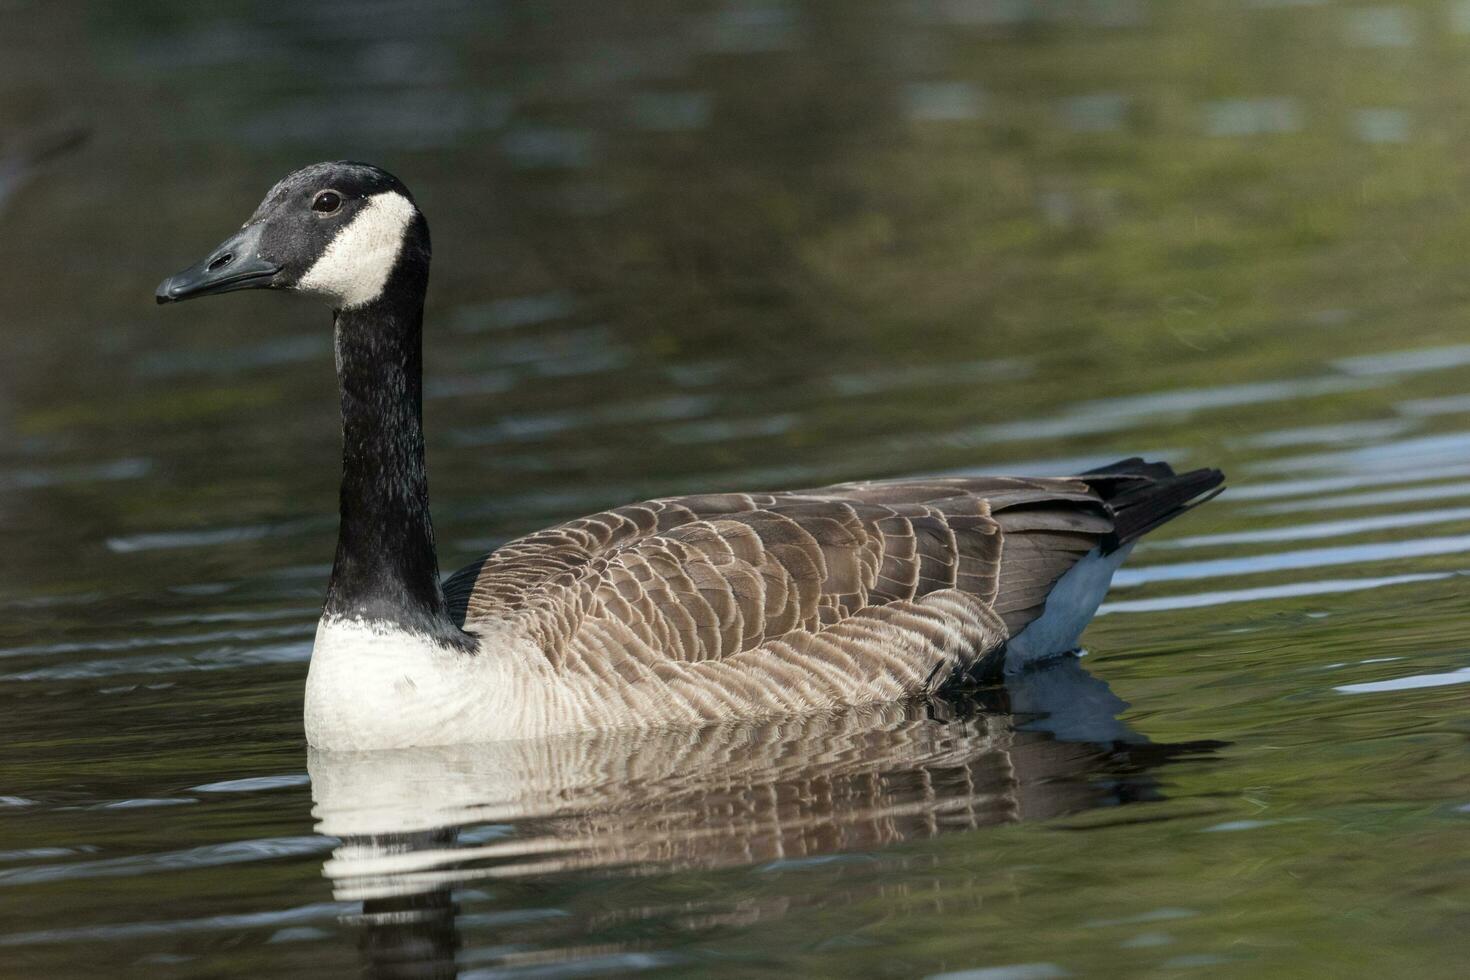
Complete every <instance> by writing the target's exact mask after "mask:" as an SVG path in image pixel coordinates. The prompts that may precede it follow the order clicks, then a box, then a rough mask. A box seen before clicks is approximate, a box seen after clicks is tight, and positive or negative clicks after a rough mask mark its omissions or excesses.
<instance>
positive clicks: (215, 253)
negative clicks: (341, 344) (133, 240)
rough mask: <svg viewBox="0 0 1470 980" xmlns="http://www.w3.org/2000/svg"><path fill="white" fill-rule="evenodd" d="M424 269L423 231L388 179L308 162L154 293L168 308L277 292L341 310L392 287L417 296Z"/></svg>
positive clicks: (409, 199)
mask: <svg viewBox="0 0 1470 980" xmlns="http://www.w3.org/2000/svg"><path fill="white" fill-rule="evenodd" d="M428 268H429V229H428V225H427V223H426V222H425V221H424V217H423V215H421V214H420V213H419V210H418V208H417V206H415V204H414V201H413V196H412V195H411V194H409V192H408V188H406V187H404V186H403V183H402V182H401V181H400V180H398V178H396V177H394V176H393V175H392V174H390V173H388V172H387V171H386V170H382V169H380V168H378V167H374V166H370V165H368V164H364V163H349V162H346V161H339V162H335V163H317V164H312V165H311V166H309V167H303V168H302V169H300V170H297V171H296V172H295V173H292V174H290V175H288V176H287V177H285V178H284V179H282V180H281V181H280V182H279V183H277V184H276V186H274V187H272V188H271V189H270V191H269V192H267V193H266V195H265V199H264V200H262V201H261V202H260V206H259V207H258V208H256V209H255V213H254V214H253V215H251V216H250V220H249V221H247V222H245V225H244V226H243V227H242V228H241V229H240V230H239V231H237V232H236V233H235V234H233V235H231V236H230V237H229V238H227V239H225V240H224V241H223V242H221V243H220V244H219V245H217V246H215V247H214V248H213V249H212V250H210V252H209V253H208V254H207V255H206V256H205V257H204V258H203V259H201V260H200V261H199V262H197V263H195V264H194V265H192V266H190V267H189V268H187V269H185V270H183V271H182V272H179V273H176V274H175V275H172V276H170V277H168V278H167V279H165V280H164V281H163V282H162V283H160V284H159V286H158V291H157V294H156V296H157V299H158V302H160V303H175V302H178V301H180V300H185V299H192V298H194V297H196V296H211V295H213V294H215V293H229V292H234V291H235V290H237V289H283V290H289V291H292V292H298V293H306V294H309V295H314V296H318V297H322V298H324V299H326V300H327V301H328V303H330V305H331V306H332V308H333V309H335V310H350V309H356V308H359V307H363V306H367V305H369V304H371V303H373V302H375V301H376V300H378V299H379V298H380V297H382V296H383V295H384V294H385V292H386V291H388V290H389V289H390V282H391V283H393V286H394V287H398V286H399V285H400V283H399V280H402V283H401V285H402V286H405V287H408V288H411V289H415V291H416V292H418V293H419V295H420V296H421V295H422V290H423V288H424V286H425V285H426V284H427V281H428ZM415 287H416V288H415Z"/></svg>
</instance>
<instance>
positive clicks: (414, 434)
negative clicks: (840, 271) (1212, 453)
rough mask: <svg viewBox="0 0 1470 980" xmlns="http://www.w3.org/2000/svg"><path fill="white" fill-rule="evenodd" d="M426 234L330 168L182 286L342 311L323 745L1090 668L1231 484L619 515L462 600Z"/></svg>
mask: <svg viewBox="0 0 1470 980" xmlns="http://www.w3.org/2000/svg"><path fill="white" fill-rule="evenodd" d="M428 281H429V226H428V224H427V222H426V221H425V220H424V216H423V215H422V214H421V213H420V212H419V210H418V208H417V206H416V205H415V204H414V200H413V197H412V195H411V194H410V193H409V191H408V189H407V188H406V187H404V186H403V184H402V183H401V182H400V181H399V180H398V179H397V178H395V177H393V176H392V175H391V174H389V173H387V172H385V171H383V170H381V169H379V168H377V167H373V166H368V165H366V164H361V163H348V162H337V163H319V164H315V165H313V166H309V167H306V168H304V169H301V170H298V171H296V172H295V173H293V174H290V175H289V176H287V177H286V178H285V179H284V180H282V181H281V182H280V183H278V184H276V186H275V187H273V188H271V190H270V192H269V193H267V194H266V196H265V200H264V201H262V202H261V204H260V206H259V207H258V208H256V210H255V213H254V214H253V215H252V216H251V217H250V220H249V221H247V222H246V223H245V225H244V227H243V228H241V229H240V230H239V231H238V232H236V233H235V234H234V235H231V236H230V237H229V238H227V239H226V240H225V241H224V242H223V243H222V244H220V245H219V246H218V247H216V248H215V249H214V250H213V251H211V252H210V253H209V254H208V255H207V256H206V257H205V259H204V260H203V261H201V262H199V263H198V264H196V265H194V266H191V267H190V268H188V269H186V270H184V271H183V272H180V273H178V274H177V275H175V276H172V277H170V278H168V279H166V280H164V281H163V283H161V284H160V285H159V287H158V293H157V299H158V301H159V302H160V303H166V302H174V301H178V300H183V299H189V298H191V297H195V296H207V295H211V294H214V293H224V292H231V291H234V290H237V289H289V290H294V291H296V292H301V293H311V294H316V295H318V296H322V297H325V298H326V299H327V301H328V302H330V304H331V306H332V309H333V311H334V314H333V315H334V324H335V343H336V355H337V356H336V360H337V381H338V387H339V390H340V396H341V406H342V435H343V451H342V492H341V525H340V530H339V534H338V540H337V554H336V560H335V562H334V564H333V567H332V575H331V579H330V582H329V583H328V586H327V596H326V602H325V606H324V609H323V611H322V618H321V622H320V624H319V625H318V628H317V634H316V642H315V645H314V646H313V648H312V655H311V667H310V670H309V672H308V676H307V681H306V710H305V722H306V735H307V739H308V740H309V741H310V742H311V744H312V745H315V746H318V747H321V748H330V749H375V748H392V747H404V746H412V745H429V744H446V743H455V742H473V741H488V740H494V739H503V738H519V737H530V736H539V735H547V734H553V733H563V732H572V731H588V730H598V729H612V728H620V727H646V726H664V725H682V724H687V723H697V722H707V721H715V720H721V719H726V718H740V717H761V716H773V715H778V714H785V713H792V712H800V711H806V710H811V709H816V708H822V707H829V706H834V705H840V704H849V705H850V704H863V703H869V702H876V701H888V700H893V699H896V698H900V697H903V696H906V695H911V694H919V693H925V692H931V691H934V690H937V689H939V688H941V687H943V686H945V685H947V684H950V683H952V682H954V681H957V680H959V679H962V678H966V677H976V676H984V675H990V676H993V675H995V674H997V673H998V672H999V671H1000V670H1001V669H1002V668H1004V669H1006V670H1015V669H1018V668H1020V667H1022V666H1024V665H1025V664H1027V663H1029V662H1031V661H1034V660H1037V659H1040V658H1044V657H1047V656H1050V655H1055V654H1060V653H1063V652H1066V651H1069V650H1071V649H1073V648H1074V647H1075V646H1076V644H1077V640H1078V638H1079V637H1080V635H1081V633H1082V629H1083V627H1084V626H1086V624H1087V622H1088V620H1089V619H1091V618H1092V616H1093V614H1094V613H1095V612H1096V610H1097V607H1098V604H1099V603H1100V602H1101V601H1102V597H1103V595H1104V593H1105V592H1106V591H1107V587H1108V584H1109V582H1110V581H1111V578H1112V574H1113V572H1114V571H1115V570H1116V569H1117V568H1118V566H1119V565H1120V564H1121V563H1122V562H1123V559H1124V558H1125V557H1126V556H1127V554H1128V552H1129V550H1130V549H1131V547H1132V545H1133V543H1134V542H1135V541H1136V540H1137V539H1138V538H1139V537H1140V536H1142V535H1143V534H1144V533H1146V532H1147V531H1150V530H1152V529H1153V528H1155V527H1157V526H1158V525H1160V524H1162V523H1164V522H1165V521H1167V520H1170V519H1171V518H1173V517H1175V516H1177V515H1179V514H1180V513H1182V512H1183V511H1185V510H1187V509H1188V508H1189V507H1191V506H1193V505H1194V504H1195V503H1198V502H1201V501H1202V500H1203V499H1205V498H1206V496H1207V495H1209V494H1210V492H1211V491H1212V490H1214V489H1215V488H1216V487H1217V486H1218V485H1219V484H1220V483H1221V481H1222V476H1221V474H1220V473H1219V472H1218V471H1216V470H1195V471H1193V472H1190V473H1184V474H1175V473H1174V471H1173V470H1172V469H1170V468H1169V467H1168V466H1167V465H1166V464H1164V463H1145V462H1143V461H1142V460H1137V459H1131V460H1126V461H1124V462H1121V463H1117V464H1115V465H1113V466H1109V467H1105V468H1103V469H1100V470H1096V471H1093V472H1090V473H1085V474H1082V475H1080V476H1077V477H1073V478H1062V479H1014V478H1002V477H973V478H970V477H966V478H947V479H920V480H897V481H891V482H872V483H848V484H839V485H836V486H831V487H823V488H821V489H817V490H801V491H793V492H784V493H723V494H709V495H703V496H692V497H678V498H668V499H663V500H653V501H648V502H646V503H639V504H631V505H629V506H626V507H619V508H617V509H615V510H611V511H608V512H606V513H602V514H594V515H592V516H590V517H583V518H580V519H578V520H573V521H569V522H567V523H565V524H560V525H557V526H555V527H552V528H548V529H547V530H544V531H538V532H536V533H534V534H531V535H528V536H526V537H524V538H520V539H518V540H516V541H512V542H510V543H509V544H506V545H505V546H503V547H501V548H499V549H497V550H496V551H495V552H493V553H491V554H489V555H487V556H485V557H484V558H482V559H481V560H479V561H477V562H475V563H474V564H472V565H470V566H469V567H468V568H465V569H462V570H461V571H459V572H456V573H455V574H454V575H452V576H450V577H449V579H448V580H446V581H445V582H443V583H442V584H441V583H440V580H439V568H438V559H437V557H436V554H435V549H434V530H433V526H432V524H431V523H430V520H429V491H428V482H427V479H426V476H425V472H424V436H423V426H422V411H421V404H422V377H421V375H422V370H421V366H422V351H421V346H422V345H421V337H422V324H423V312H424V293H425V290H426V288H427V286H428Z"/></svg>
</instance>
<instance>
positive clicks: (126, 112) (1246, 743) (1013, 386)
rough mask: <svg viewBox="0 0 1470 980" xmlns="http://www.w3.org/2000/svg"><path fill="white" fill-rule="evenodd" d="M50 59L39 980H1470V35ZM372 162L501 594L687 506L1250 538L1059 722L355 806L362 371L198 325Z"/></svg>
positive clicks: (4, 632) (438, 484) (1202, 12)
mask: <svg viewBox="0 0 1470 980" xmlns="http://www.w3.org/2000/svg"><path fill="white" fill-rule="evenodd" d="M4 7H5V10H4V15H3V16H4V21H5V31H4V33H3V35H0V80H3V84H0V146H3V147H12V148H13V147H14V146H17V145H20V143H22V142H24V141H25V140H26V139H30V138H32V137H33V136H34V134H38V133H39V134H45V133H48V132H49V133H55V132H57V131H58V127H60V128H62V129H64V128H65V127H68V126H74V125H83V126H87V127H90V128H91V129H92V138H91V141H90V142H89V143H88V144H87V145H86V146H85V147H83V148H81V149H78V150H75V151H74V152H72V153H71V155H70V156H67V157H65V158H58V159H55V160H53V161H51V162H50V163H49V164H47V165H46V166H45V167H43V168H41V169H38V170H36V171H35V172H34V173H22V172H21V171H20V170H13V169H12V170H0V174H3V175H4V178H3V179H4V182H3V183H0V195H3V197H0V209H3V210H0V268H3V269H4V270H5V273H4V275H3V276H0V311H3V313H4V324H5V326H4V330H3V331H0V549H3V554H4V559H3V560H0V735H3V737H4V742H5V746H6V748H5V751H4V752H3V753H0V973H4V974H5V975H17V976H83V975H96V973H97V972H98V970H99V969H101V970H105V972H107V973H108V974H109V975H114V976H122V977H126V976H138V977H144V976H146V977H150V978H151V977H159V976H218V977H235V976H238V977H257V976H296V975H300V976H324V975H351V974H353V973H356V972H358V971H359V970H362V969H366V970H368V971H369V972H370V973H375V974H377V975H382V976H407V975H452V974H455V973H458V974H459V975H461V976H466V977H498V976H538V977H539V976H590V975H603V974H613V975H616V974H625V973H633V972H640V971H647V972H650V973H655V972H660V971H661V972H663V973H666V974H669V975H680V974H685V975H695V974H698V975H727V976H749V975H755V974H760V973H769V974H771V975H783V976H791V975H842V976H916V975H932V974H945V973H961V974H962V975H963V971H971V970H973V971H992V972H980V973H976V974H972V976H980V977H1011V978H1019V977H1050V976H1067V975H1076V976H1119V977H1124V976H1127V977H1133V976H1176V975H1194V974H1198V975H1204V976H1241V977H1245V976H1249V977H1261V976H1267V977H1295V976H1364V977H1368V976H1373V977H1377V976H1383V975H1389V974H1391V975H1403V976H1423V977H1438V976H1444V977H1450V976H1458V975H1460V973H1461V972H1462V970H1463V963H1464V962H1465V959H1466V956H1467V955H1470V940H1467V938H1466V937H1467V936H1470V859H1467V857H1466V855H1467V854H1470V713H1467V711H1466V708H1467V705H1470V643H1467V640H1466V633H1465V622H1466V616H1465V611H1466V602H1467V586H1470V578H1467V573H1470V489H1467V487H1470V484H1467V482H1466V478H1467V476H1470V452H1467V450H1470V335H1467V332H1466V330H1467V327H1466V323H1467V316H1470V309H1467V298H1470V294H1467V292H1466V288H1465V285H1464V284H1465V282H1466V276H1465V270H1466V268H1467V262H1470V220H1467V217H1466V215H1465V214H1464V213H1463V199H1464V187H1465V186H1466V185H1465V181H1466V179H1467V176H1470V175H1467V174H1466V172H1465V165H1464V161H1465V160H1467V159H1470V137H1467V136H1466V134H1467V133H1470V127H1467V126H1466V118H1465V107H1464V104H1463V99H1462V98H1461V96H1460V94H1459V93H1461V92H1463V91H1466V90H1467V87H1470V8H1467V7H1466V5H1465V4H1463V3H1458V2H1449V3H1439V2H1424V3H1405V4H1398V5H1378V6H1368V7H1361V6H1359V7H1348V6H1341V5H1336V4H1311V3H1290V2H1282V3H1266V2H1236V0H1214V2H1204V3H1195V4H1182V5H1181V4H1166V3H1154V2H1148V0H1098V2H1079V3H1073V4H1030V3H1000V2H985V0H973V2H915V3H907V4H879V3H866V2H857V3H851V2H842V3H838V2H810V3H794V2H792V3H787V2H777V0H770V2H753V0H742V2H735V0H731V2H714V0H710V2H705V3H692V2H691V3H677V2H672V0H639V2H635V3H631V4H619V5H615V6H606V5H587V4H575V3H543V4H520V3H504V4H490V5H483V4H475V3H461V2H455V0H439V2H433V3H422V4H415V5H405V4H398V3H392V2H383V3H373V4H368V5H363V4H350V5H349V4H325V5H311V6H309V7H302V8H300V9H295V8H293V9H291V10H284V9H282V8H280V7H279V6H278V5H274V4H265V3H248V2H247V3H243V4H242V3H235V4H231V5H229V6H228V7H227V8H223V7H222V8H213V7H210V6H208V5H204V6H201V5H196V4H182V3H172V2H161V0H160V2H149V3H139V4H129V5H114V4H103V3H85V2H76V3H66V4H56V3H49V4H41V3H31V2H13V3H9V4H5V5H4ZM604 7H605V9H604ZM338 157H347V158H360V159H369V160H373V161H376V162H380V163H382V164H384V165H385V166H387V167H389V168H390V169H392V170H394V171H396V172H398V173H399V174H400V175H402V176H404V177H405V179H407V180H408V181H409V183H410V184H411V185H412V186H413V187H414V189H415V191H416V193H417V195H418V197H419V199H420V201H421V203H422V205H423V207H424V209H425V211H426V213H427V214H428V216H429V218H430V220H431V222H432V225H433V229H434V241H435V252H436V262H435V266H434V283H433V286H432V288H431V294H430V308H429V311H428V320H429V326H428V332H427V337H426V362H427V380H426V390H427V399H428V400H427V403H426V408H425V413H426V418H427V424H428V428H429V431H428V438H429V444H430V445H429V455H430V471H431V478H432V483H433V488H434V498H435V517H436V525H437V529H438V536H439V540H440V543H441V549H442V551H443V554H442V561H443V564H444V566H445V567H446V568H447V569H452V568H456V567H458V566H460V565H461V564H464V563H467V562H468V561H470V560H472V559H473V558H475V557H476V556H477V555H478V554H480V553H482V552H483V551H484V550H486V549H488V548H492V547H494V546H495V545H496V544H498V543H499V542H501V541H503V540H505V539H506V538H508V537H510V536H513V535H515V534H518V533H522V532H524V531H527V530H531V529H534V528H536V527H539V526H542V525H544V524H546V523H550V522H552V521H556V520H558V519H563V518H567V517H571V516H575V515H577V514H579V513H583V512H586V511H590V510H594V509H597V508H601V507H604V506H609V505H615V504H618V503H623V502H626V501H628V500H632V499H639V498H644V497H649V496H655V495H660V494H669V493H677V492H689V491H696V490H708V489H778V488H788V487H800V486H811V485H817V484H821V483H824V482H831V481H833V480H838V479H851V478H857V477H878V476H897V475H906V474H918V473H959V472H977V471H1024V472H1028V473H1062V472H1066V471H1069V470H1076V469H1079V468H1083V467H1086V466H1089V465H1095V464H1099V463H1103V462H1107V461H1109V460H1110V459H1114V458H1118V457H1121V456H1126V455H1133V454H1136V453H1143V454H1149V455H1155V454H1162V455H1167V456H1168V458H1170V459H1171V460H1172V461H1174V462H1175V463H1176V464H1181V465H1220V466H1223V467H1224V468H1225V469H1227V471H1228V472H1229V473H1230V475H1231V478H1232V489H1231V491H1230V492H1229V493H1228V494H1227V495H1225V496H1224V497H1221V498H1220V499H1219V500H1217V501H1215V502H1213V503H1211V504H1210V505H1209V507H1208V508H1205V509H1202V510H1200V511H1199V512H1197V513H1195V514H1193V515H1191V516H1190V517H1189V518H1187V519H1186V520H1182V521H1180V522H1179V523H1178V524H1176V525H1172V526H1171V527H1170V528H1168V529H1167V530H1166V531H1164V532H1161V533H1160V534H1159V535H1157V537H1156V538H1151V539H1150V541H1149V542H1148V543H1147V544H1145V545H1143V546H1140V547H1139V549H1138V550H1137V552H1136V553H1135V556H1134V558H1133V560H1132V561H1131V562H1130V565H1129V567H1128V569H1127V570H1126V571H1125V572H1124V573H1123V574H1122V575H1120V577H1119V580H1118V582H1117V588H1116V590H1115V592H1114V593H1113V595H1112V596H1111V598H1110V600H1109V603H1108V604H1107V605H1106V606H1105V607H1104V610H1103V615H1102V616H1101V617H1100V618H1099V619H1098V620H1097V622H1096V624H1095V625H1094V626H1093V627H1092V628H1091V629H1090V630H1089V632H1088V634H1087V636H1086V645H1087V647H1088V651H1089V654H1088V656H1087V657H1085V658H1083V659H1082V660H1080V661H1074V662H1067V663H1064V664H1063V665H1061V666H1059V667H1058V668H1057V669H1056V670H1053V671H1048V672H1045V673H1043V674H1038V675H1035V676H1032V677H1029V678H1027V680H1026V681H1025V682H1024V683H1018V684H1013V685H1012V687H1011V689H1009V690H987V691H976V692H968V693H966V694H964V695H963V696H957V697H955V698H952V699H947V700H943V701H935V702H928V703H913V704H903V705H892V706H887V707H883V708H878V709H871V710H867V711H859V712H840V713H836V714H831V715H819V716H814V717H809V718H801V719H792V720H789V721H782V722H779V723H770V724H761V725H749V726H740V725H734V726H724V727H721V728H717V729H713V730H707V731H702V732H694V733H658V734H653V735H643V736H607V737H600V738H583V739H560V740H552V741H549V742H544V743H524V744H515V745H500V746H486V747H479V748H449V749H439V750H425V751H420V752H405V753H385V754H382V755H381V756H351V755H347V756H340V755H339V756H333V755H327V754H314V753H309V752H308V750H307V747H306V745H305V744H304V741H303V739H302V736H301V728H300V711H301V690H302V681H303V678H304V674H305V668H306V660H307V656H308V653H309V649H310V643H311V636H312V630H313V627H314V623H315V619H316V615H317V612H318V610H319V608H320V601H321V596H322V590H323V588H324V585H325V579H326V574H327V570H328V563H329V561H330V555H331V554H332V546H333V535H334V533H335V521H334V518H333V511H334V507H335V492H336V490H335V483H336V477H337V472H336V463H335V456H336V453H337V420H336V415H335V412H336V408H335V402H336V399H335V392H334V390H333V378H332V368H331V350H330V336H329V324H328V322H327V318H326V316H325V314H324V313H322V311H320V310H318V309H317V308H315V306H313V305H312V304H310V303H306V302H294V301H288V300H285V299H283V298H281V297H276V296H257V295H250V294H243V295H238V296H230V297H227V298H224V299H221V300H216V301H213V302H210V303H200V304H189V305H186V306H182V307H176V308H169V309H166V310H161V311H160V310H157V309H155V308H154V306H153V304H152V295H151V291H152V288H153V285H154V284H155V283H156V282H157V281H158V280H159V279H160V278H161V277H162V276H163V275H165V274H167V273H169V272H172V271H174V270H175V269H177V268H180V267H182V266H183V265H185V264H187V263H189V262H192V261H194V260H195V259H196V258H197V257H198V255H199V254H201V253H202V251H203V250H204V249H207V248H208V247H210V246H211V245H213V244H214V243H215V242H216V241H217V240H219V239H220V238H221V237H222V236H223V235H225V234H226V233H228V231H229V230H230V229H232V228H234V227H236V226H238V224H239V222H240V221H242V220H243V219H244V218H245V216H247V215H248V213H249V212H250V210H251V209H252V208H253V207H254V204H255V202H256V201H257V200H258V198H259V196H260V195H261V194H262V193H263V191H264V190H265V189H266V187H268V186H269V184H270V183H271V182H273V181H274V180H275V179H276V178H277V177H278V176H279V175H281V174H282V173H284V172H285V171H287V170H288V169H290V168H293V167H295V166H299V165H301V164H303V163H307V162H310V161H312V160H316V159H322V158H338ZM7 159H10V158H9V157H7Z"/></svg>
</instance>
